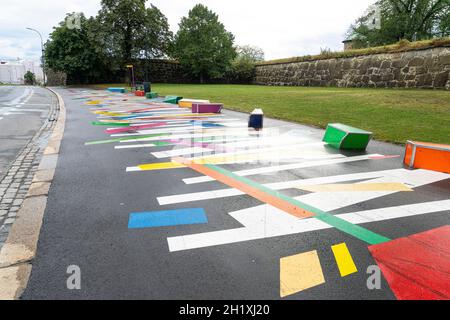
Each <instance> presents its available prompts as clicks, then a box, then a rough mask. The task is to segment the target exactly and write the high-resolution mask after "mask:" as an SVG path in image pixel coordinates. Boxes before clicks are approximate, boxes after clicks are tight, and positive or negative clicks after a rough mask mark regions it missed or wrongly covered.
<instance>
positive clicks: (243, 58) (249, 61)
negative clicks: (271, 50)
mask: <svg viewBox="0 0 450 320" xmlns="http://www.w3.org/2000/svg"><path fill="white" fill-rule="evenodd" d="M236 53H237V56H236V58H235V59H234V60H233V62H232V64H231V77H230V78H231V81H232V82H237V83H248V82H250V81H251V80H252V79H253V78H254V76H255V65H256V62H260V61H263V60H264V52H263V50H262V49H260V48H258V47H252V46H241V47H237V48H236Z"/></svg>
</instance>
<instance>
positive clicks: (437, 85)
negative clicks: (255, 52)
mask: <svg viewBox="0 0 450 320" xmlns="http://www.w3.org/2000/svg"><path fill="white" fill-rule="evenodd" d="M449 73H450V47H449V46H446V47H438V48H432V49H425V50H415V51H406V52H398V53H385V54H375V55H368V56H358V57H353V58H340V59H327V60H316V61H307V62H291V63H279V64H270V65H258V66H257V67H256V77H255V81H254V83H256V84H262V85H282V86H323V87H326V86H334V87H373V88H424V89H432V88H434V89H447V90H450V77H449Z"/></svg>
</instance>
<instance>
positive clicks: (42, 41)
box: [27, 28, 46, 87]
mask: <svg viewBox="0 0 450 320" xmlns="http://www.w3.org/2000/svg"><path fill="white" fill-rule="evenodd" d="M27 29H28V30H31V31H34V32H36V33H37V34H38V35H39V37H40V38H41V51H42V58H41V59H42V73H43V75H44V87H45V85H46V81H45V58H44V40H43V39H42V35H41V33H40V32H39V31H37V30H36V29H33V28H27Z"/></svg>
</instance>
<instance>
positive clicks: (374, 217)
mask: <svg viewBox="0 0 450 320" xmlns="http://www.w3.org/2000/svg"><path fill="white" fill-rule="evenodd" d="M256 208H258V207H256ZM256 208H255V209H251V211H250V210H247V211H246V215H247V216H254V217H255V221H256V223H257V224H255V225H248V226H246V227H243V228H238V229H230V230H223V231H214V232H207V233H199V234H193V235H187V236H179V237H170V238H167V242H168V245H169V251H170V252H175V251H183V250H191V249H197V248H205V247H211V246H218V245H224V244H231V243H238V242H243V241H252V240H258V239H265V238H273V237H279V236H285V235H291V234H299V233H305V232H312V231H318V230H325V229H330V228H332V227H331V226H330V225H328V224H326V223H324V222H322V221H319V220H317V219H314V218H310V219H296V218H295V217H293V216H290V215H287V214H285V215H281V214H280V213H278V212H271V211H261V208H258V209H257V210H258V211H257V210H256ZM447 210H450V200H442V201H433V202H426V203H419V204H411V205H404V206H397V207H389V208H382V209H375V210H365V211H359V212H352V213H345V214H339V215H336V216H337V217H339V218H341V219H343V220H346V221H348V222H350V223H354V224H362V223H369V222H376V221H385V220H392V219H398V218H405V217H412V216H417V215H424V214H430V213H435V212H443V211H447ZM232 215H233V214H232ZM234 216H235V215H234ZM257 219H259V220H257ZM241 223H242V222H241Z"/></svg>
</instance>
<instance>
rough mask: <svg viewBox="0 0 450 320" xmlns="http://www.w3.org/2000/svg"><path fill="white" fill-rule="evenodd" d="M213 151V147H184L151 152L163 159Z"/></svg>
mask: <svg viewBox="0 0 450 320" xmlns="http://www.w3.org/2000/svg"><path fill="white" fill-rule="evenodd" d="M213 151H214V150H213V149H208V148H201V147H190V148H183V149H174V150H169V151H159V152H152V153H151V154H152V155H153V156H154V157H156V158H158V159H161V158H169V157H177V156H181V155H186V154H198V153H211V152H213Z"/></svg>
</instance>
